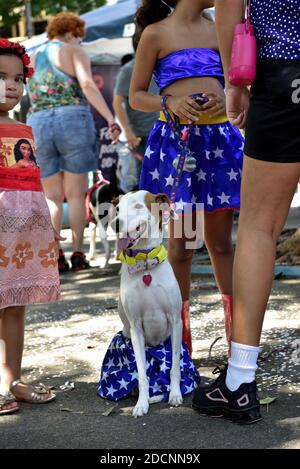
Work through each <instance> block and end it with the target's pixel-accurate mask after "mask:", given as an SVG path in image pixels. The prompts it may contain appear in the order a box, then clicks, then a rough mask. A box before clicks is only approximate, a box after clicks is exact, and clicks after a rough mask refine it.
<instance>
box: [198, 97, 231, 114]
mask: <svg viewBox="0 0 300 469" xmlns="http://www.w3.org/2000/svg"><path fill="white" fill-rule="evenodd" d="M204 96H206V97H207V98H208V99H209V101H208V102H207V103H205V104H203V105H202V106H201V107H202V112H201V115H203V114H205V115H208V117H217V116H223V115H224V114H226V98H225V95H224V96H219V95H218V94H216V93H205V94H204Z"/></svg>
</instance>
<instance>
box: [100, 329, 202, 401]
mask: <svg viewBox="0 0 300 469" xmlns="http://www.w3.org/2000/svg"><path fill="white" fill-rule="evenodd" d="M146 362H147V376H148V378H149V395H150V397H153V396H159V395H163V396H164V401H167V400H168V398H169V390H170V371H171V366H172V345H171V339H170V337H168V338H167V339H166V340H165V342H164V343H163V344H159V345H157V346H155V347H146ZM180 370H181V382H180V389H181V393H182V395H183V396H184V395H186V394H189V393H191V392H193V390H194V389H195V388H196V387H197V386H198V384H200V381H201V379H200V375H199V373H198V370H197V368H196V367H195V365H194V363H193V362H192V359H191V358H190V356H189V352H188V348H187V346H186V344H185V343H184V342H182V345H181V354H180ZM135 390H138V372H137V367H136V361H135V356H134V351H133V348H132V343H131V339H129V338H128V337H125V336H124V335H123V333H122V332H118V333H117V334H116V335H115V337H114V338H113V340H112V342H111V344H110V346H109V348H108V350H107V352H106V354H105V357H104V360H103V363H102V368H101V375H100V382H99V386H98V395H99V396H100V397H104V398H106V399H109V400H111V401H118V400H119V399H121V398H123V397H126V396H129V395H130V394H131V393H133V392H134V391H135Z"/></svg>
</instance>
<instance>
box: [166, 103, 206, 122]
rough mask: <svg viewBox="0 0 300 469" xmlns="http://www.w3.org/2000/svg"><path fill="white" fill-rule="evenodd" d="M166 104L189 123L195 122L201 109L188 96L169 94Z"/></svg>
mask: <svg viewBox="0 0 300 469" xmlns="http://www.w3.org/2000/svg"><path fill="white" fill-rule="evenodd" d="M166 106H167V108H168V109H170V111H172V112H173V114H175V115H176V116H178V117H180V118H181V119H187V120H188V122H189V123H190V124H192V123H193V122H196V121H197V120H198V117H199V115H200V112H201V110H202V106H199V104H197V103H196V102H195V100H194V99H192V98H191V97H190V96H169V97H168V99H167V100H166Z"/></svg>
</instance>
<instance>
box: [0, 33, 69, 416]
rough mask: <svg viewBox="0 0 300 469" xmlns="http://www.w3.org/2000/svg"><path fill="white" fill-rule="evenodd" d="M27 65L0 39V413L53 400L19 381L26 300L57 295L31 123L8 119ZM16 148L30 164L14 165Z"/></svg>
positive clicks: (11, 45) (39, 388)
mask: <svg viewBox="0 0 300 469" xmlns="http://www.w3.org/2000/svg"><path fill="white" fill-rule="evenodd" d="M29 65H30V59H29V57H28V55H27V54H26V53H25V49H24V48H23V47H22V46H21V45H20V44H18V43H16V42H10V41H8V40H6V39H0V94H1V96H0V378H1V382H0V415H3V414H9V413H12V412H15V411H17V410H18V409H19V407H18V405H17V402H20V401H23V402H29V403H39V404H44V403H46V402H50V401H52V400H54V399H55V395H54V394H53V393H52V392H51V390H50V389H48V388H45V387H43V386H32V385H31V384H27V383H24V382H22V381H21V361H22V354H23V342H24V316H25V305H28V304H33V303H45V302H50V301H55V300H57V299H58V298H59V295H60V287H59V277H58V266H57V255H56V240H55V235H54V231H53V227H52V224H51V219H50V214H49V210H48V206H47V203H46V200H45V197H44V194H43V192H42V188H41V184H40V172H39V168H38V167H37V165H36V164H34V163H35V158H34V155H33V154H31V150H32V149H34V143H33V135H32V131H31V127H28V126H27V125H23V124H20V123H18V122H16V121H14V120H12V119H10V118H9V111H10V110H12V109H13V108H14V107H15V106H16V104H17V103H18V102H19V101H20V99H21V98H22V95H23V84H24V83H26V78H28V77H30V76H31V75H32V73H33V69H32V68H31V67H29ZM18 144H19V145H18ZM25 144H26V145H25ZM22 145H23V148H22V149H21V147H22ZM25 146H26V148H25ZM27 147H28V148H27ZM16 149H21V150H23V159H25V160H28V161H30V164H29V163H28V164H23V165H21V166H19V165H17V164H16ZM28 149H29V152H28V151H27V150H28ZM27 153H28V155H27ZM24 155H25V156H24ZM21 158H22V155H21Z"/></svg>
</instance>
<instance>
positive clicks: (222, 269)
mask: <svg viewBox="0 0 300 469" xmlns="http://www.w3.org/2000/svg"><path fill="white" fill-rule="evenodd" d="M232 224H233V210H222V211H219V212H216V213H211V214H210V213H205V218H204V240H205V245H206V247H207V249H208V252H209V256H210V259H211V263H212V266H213V269H214V275H215V279H216V282H217V285H218V288H219V290H220V292H221V294H222V302H223V308H224V325H225V333H226V340H227V343H228V346H229V351H228V353H229V354H230V342H231V336H232V314H233V304H232V271H233V258H234V250H233V246H232V237H231V233H232Z"/></svg>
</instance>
